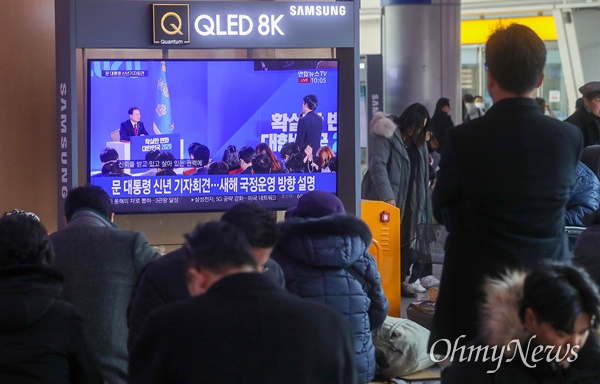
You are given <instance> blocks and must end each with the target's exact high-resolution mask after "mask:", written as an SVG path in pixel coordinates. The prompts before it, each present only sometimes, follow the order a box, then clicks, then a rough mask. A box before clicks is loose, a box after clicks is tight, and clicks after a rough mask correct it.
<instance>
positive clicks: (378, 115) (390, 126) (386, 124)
mask: <svg viewBox="0 0 600 384" xmlns="http://www.w3.org/2000/svg"><path fill="white" fill-rule="evenodd" d="M397 128H398V126H397V125H396V123H394V122H393V121H392V119H390V118H388V117H387V115H386V114H385V113H383V112H375V115H374V116H373V119H372V120H371V124H369V131H370V132H371V133H372V134H374V135H379V136H383V137H385V138H386V139H389V138H391V137H392V136H393V135H394V131H396V129H397Z"/></svg>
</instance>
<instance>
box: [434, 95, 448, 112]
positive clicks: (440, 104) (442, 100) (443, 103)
mask: <svg viewBox="0 0 600 384" xmlns="http://www.w3.org/2000/svg"><path fill="white" fill-rule="evenodd" d="M449 106H450V99H448V98H447V97H441V98H440V99H439V100H438V101H437V102H436V103H435V110H436V111H441V110H442V108H444V107H449Z"/></svg>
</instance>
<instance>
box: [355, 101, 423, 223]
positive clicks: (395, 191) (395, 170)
mask: <svg viewBox="0 0 600 384" xmlns="http://www.w3.org/2000/svg"><path fill="white" fill-rule="evenodd" d="M369 132H370V140H369V170H368V171H367V173H366V174H365V176H364V177H363V180H362V185H361V190H362V193H361V194H362V198H363V199H368V200H380V201H388V200H395V201H396V206H397V207H398V208H400V215H401V219H403V218H404V214H405V211H406V212H409V211H410V212H416V213H417V217H416V222H418V223H423V222H427V221H426V220H427V193H428V188H429V153H428V152H427V146H425V145H422V146H421V147H420V148H419V159H420V164H419V166H418V168H417V170H418V173H417V174H416V175H415V180H414V187H415V193H413V194H412V199H411V201H406V196H407V195H408V184H409V175H410V169H411V163H410V159H409V157H408V152H407V151H406V144H405V143H404V140H402V134H401V133H400V130H399V129H398V126H397V125H396V124H395V123H394V122H393V121H392V120H391V119H389V118H388V117H387V116H386V115H385V114H384V113H383V112H377V113H375V116H373V120H372V121H371V125H370V126H369ZM408 207H414V208H415V209H413V210H409V209H408Z"/></svg>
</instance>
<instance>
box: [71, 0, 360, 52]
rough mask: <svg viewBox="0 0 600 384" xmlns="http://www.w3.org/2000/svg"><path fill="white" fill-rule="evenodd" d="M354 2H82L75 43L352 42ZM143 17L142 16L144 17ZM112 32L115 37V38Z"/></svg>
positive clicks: (270, 45)
mask: <svg viewBox="0 0 600 384" xmlns="http://www.w3.org/2000/svg"><path fill="white" fill-rule="evenodd" d="M354 7H355V5H354V2H351V1H344V2H273V1H244V2H234V1H213V2H205V1H195V2H188V3H186V2H181V3H176V4H169V3H153V2H149V1H122V2H119V1H85V2H80V3H78V7H77V19H78V21H79V22H78V23H77V25H78V30H77V45H78V47H96V48H103V47H110V48H119V47H126V48H130V47H137V48H139V47H144V46H148V45H150V46H152V45H155V46H172V47H182V48H248V47H252V48H321V47H326V48H330V47H353V46H354V44H355V42H354V28H355V25H354V23H355V20H354ZM131 15H136V17H135V18H132V17H131ZM145 16H147V19H145V20H144V17H145ZM146 20H148V21H150V20H152V22H151V23H148V22H146ZM83 26H85V27H83ZM113 36H115V37H116V36H119V39H116V38H113ZM314 36H318V39H316V38H314Z"/></svg>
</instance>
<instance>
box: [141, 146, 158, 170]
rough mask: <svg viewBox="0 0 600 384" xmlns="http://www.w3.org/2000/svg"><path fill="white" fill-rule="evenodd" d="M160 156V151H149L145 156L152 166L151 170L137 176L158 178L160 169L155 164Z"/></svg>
mask: <svg viewBox="0 0 600 384" xmlns="http://www.w3.org/2000/svg"><path fill="white" fill-rule="evenodd" d="M159 154H160V151H159V150H158V149H153V150H152V151H148V152H146V155H144V160H146V161H147V162H148V164H149V165H152V166H151V167H150V169H149V170H147V171H146V172H142V173H140V174H138V175H137V176H156V173H157V172H158V168H156V167H155V166H154V165H155V164H154V162H155V161H156V157H157V156H158V155H159Z"/></svg>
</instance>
